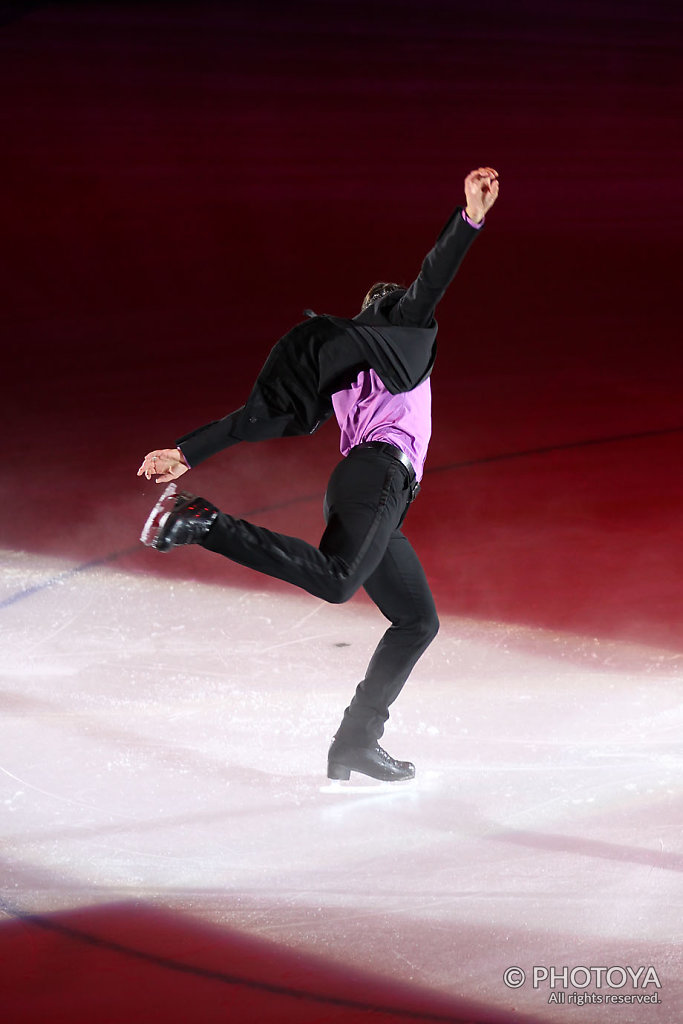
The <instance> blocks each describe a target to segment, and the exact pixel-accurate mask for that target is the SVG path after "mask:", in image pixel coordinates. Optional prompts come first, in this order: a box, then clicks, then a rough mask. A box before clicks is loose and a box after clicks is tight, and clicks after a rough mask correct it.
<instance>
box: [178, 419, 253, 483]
mask: <svg viewBox="0 0 683 1024" xmlns="http://www.w3.org/2000/svg"><path fill="white" fill-rule="evenodd" d="M243 412H244V406H242V408H241V409H237V410H236V411H235V412H231V413H230V414H229V415H228V416H224V417H223V419H221V420H213V421H212V422H211V423H206V424H205V425H204V426H203V427H198V428H197V430H191V431H190V432H189V434H183V436H182V437H179V438H178V439H177V441H176V442H175V443H176V445H177V446H178V448H180V450H181V452H182V453H183V455H184V456H185V459H186V460H187V464H188V466H190V468H191V469H192V468H194V467H195V466H198V465H199V463H200V462H203V461H204V460H205V459H208V458H209V457H210V456H211V455H215V454H216V453H217V452H220V451H223V449H224V448H230V447H232V445H234V444H238V443H239V442H240V441H241V440H242V438H241V437H239V436H238V435H237V424H238V422H239V421H240V419H241V418H242V413H243Z"/></svg>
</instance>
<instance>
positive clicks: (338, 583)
mask: <svg viewBox="0 0 683 1024" xmlns="http://www.w3.org/2000/svg"><path fill="white" fill-rule="evenodd" d="M359 587H360V584H359V583H358V581H357V580H355V579H354V578H353V577H351V576H337V577H336V578H335V579H334V581H333V582H332V584H331V585H330V586H329V587H328V588H327V592H326V594H325V600H326V601H328V602H329V604H346V602H347V601H350V600H351V598H352V597H353V595H354V594H355V593H356V591H357V590H358V588H359Z"/></svg>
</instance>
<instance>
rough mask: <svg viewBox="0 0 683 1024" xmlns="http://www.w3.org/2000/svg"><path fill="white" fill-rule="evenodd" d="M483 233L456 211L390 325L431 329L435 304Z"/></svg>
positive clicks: (394, 311) (402, 300)
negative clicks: (479, 235) (470, 248)
mask: <svg viewBox="0 0 683 1024" xmlns="http://www.w3.org/2000/svg"><path fill="white" fill-rule="evenodd" d="M482 230H483V229H482V228H473V227H471V226H470V225H469V224H468V223H467V221H466V220H464V218H463V216H462V207H461V206H458V207H456V209H455V210H454V212H453V213H452V215H451V216H450V218H449V219H448V221H447V223H446V225H445V227H444V228H443V230H442V232H441V234H440V235H439V237H438V238H437V240H436V243H435V245H434V247H433V248H432V249H431V250H430V251H429V252H428V253H427V255H426V256H425V258H424V260H423V262H422V268H421V270H420V273H419V274H418V276H417V277H416V279H415V280H414V281H413V283H412V284H411V286H410V288H408V289H407V291H406V292H405V294H404V295H403V296H402V297H401V299H400V300H399V301H398V302H397V303H396V305H395V306H394V307H393V308H392V309H391V311H390V313H389V318H390V320H391V321H392V323H395V324H399V325H401V326H413V327H428V326H430V325H431V323H432V321H433V319H434V311H435V309H436V307H437V305H438V303H439V302H440V301H441V299H442V298H443V296H444V295H445V293H446V290H447V289H448V286H449V285H450V283H451V281H452V280H453V278H454V277H455V275H456V273H457V271H458V268H459V266H460V264H461V263H462V261H463V259H464V257H465V254H466V252H467V250H468V249H469V247H470V246H471V244H472V242H473V241H474V239H475V238H476V237H477V235H478V234H479V233H480V232H481V231H482Z"/></svg>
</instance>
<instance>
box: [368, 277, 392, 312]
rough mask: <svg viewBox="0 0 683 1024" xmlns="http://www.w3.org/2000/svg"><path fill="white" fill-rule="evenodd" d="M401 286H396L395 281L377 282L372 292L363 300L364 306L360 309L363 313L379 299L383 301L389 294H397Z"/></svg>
mask: <svg viewBox="0 0 683 1024" xmlns="http://www.w3.org/2000/svg"><path fill="white" fill-rule="evenodd" d="M400 287H401V286H400V284H395V283H394V282H393V281H375V283H374V284H373V286H372V288H371V289H370V291H369V292H368V293H367V295H366V296H365V298H364V299H363V305H362V306H361V307H360V308H361V312H362V311H363V310H364V309H367V308H368V306H371V305H372V303H373V302H376V301H377V299H383V298H384V296H385V295H388V294H389V292H395V291H396V289H397V288H400Z"/></svg>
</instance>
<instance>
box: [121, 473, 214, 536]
mask: <svg viewBox="0 0 683 1024" xmlns="http://www.w3.org/2000/svg"><path fill="white" fill-rule="evenodd" d="M176 490H177V488H176V485H175V484H174V483H171V484H169V485H168V487H167V488H166V490H165V491H164V493H163V494H162V495H161V497H160V498H159V500H158V501H157V503H156V505H155V506H154V508H153V509H152V511H151V512H150V514H149V516H148V518H147V522H146V523H145V525H144V527H143V530H142V533H141V534H140V540H141V541H142V543H143V544H146V545H147V547H150V548H155V549H156V550H157V551H170V549H171V548H173V547H179V546H180V545H181V544H197V543H198V542H199V541H201V540H202V539H203V538H204V537H205V536H206V534H207V533H208V532H209V530H210V529H211V526H212V525H213V522H214V520H215V518H216V516H217V515H218V509H217V508H216V507H215V506H214V505H211V504H210V502H208V501H205V499H204V498H198V497H196V495H194V494H190V493H189V492H188V491H179V492H178V493H177V494H176Z"/></svg>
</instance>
